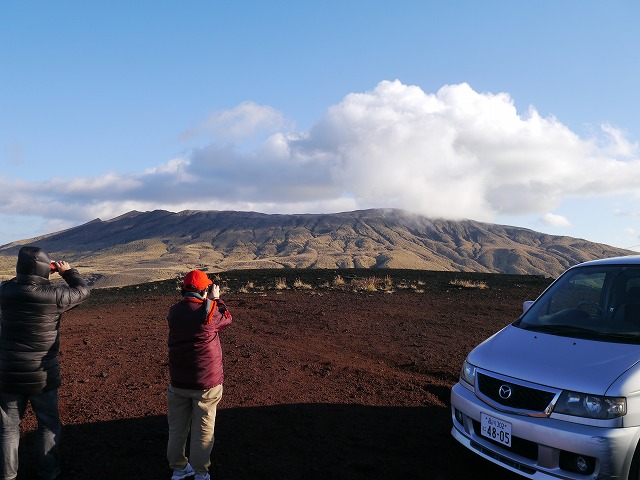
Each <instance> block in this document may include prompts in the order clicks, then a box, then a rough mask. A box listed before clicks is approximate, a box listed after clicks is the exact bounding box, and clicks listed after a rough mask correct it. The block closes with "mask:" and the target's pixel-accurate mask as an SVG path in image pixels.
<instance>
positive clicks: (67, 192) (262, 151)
mask: <svg viewBox="0 0 640 480" xmlns="http://www.w3.org/2000/svg"><path fill="white" fill-rule="evenodd" d="M203 133H207V134H212V135H213V136H214V138H215V141H214V142H212V143H210V144H209V145H206V146H200V147H194V148H193V149H192V150H191V151H189V152H188V153H185V154H184V155H183V156H182V157H181V158H176V159H173V160H170V161H168V162H167V163H165V164H161V165H159V166H157V167H156V168H152V169H147V170H145V171H143V172H141V173H138V174H135V175H131V174H119V173H114V172H112V173H108V174H105V175H104V176H101V177H95V178H75V179H72V180H61V179H51V180H50V181H47V182H41V183H30V182H27V181H16V180H13V179H2V178H0V212H4V213H16V214H24V215H42V216H48V217H50V218H54V219H61V220H70V221H74V222H78V221H84V220H88V219H92V218H95V217H98V216H99V217H102V218H109V217H111V216H116V215H119V214H121V213H124V212H126V211H128V210H131V209H137V210H150V209H155V208H164V209H167V210H173V211H177V210H180V209H184V208H190V209H216V210H224V209H236V210H245V209H249V210H256V211H263V212H270V213H275V212H281V213H302V212H323V211H324V212H334V211H344V210H352V209H358V208H371V207H395V208H403V209H406V210H410V211H413V212H416V213H420V214H424V215H427V216H430V217H445V218H472V219H476V220H483V221H494V220H495V218H496V217H498V216H500V215H510V216H517V215H532V214H534V215H542V220H543V221H545V222H546V223H547V224H548V225H554V226H561V227H566V226H569V225H570V222H569V220H568V219H567V218H565V217H562V216H560V215H554V214H545V212H549V211H551V210H553V209H555V208H557V207H558V206H559V204H560V203H561V201H562V200H563V199H566V198H567V197H574V198H575V197H583V198H591V197H594V196H604V195H614V194H616V195H627V196H629V195H636V194H637V192H638V190H637V185H638V184H639V183H640V159H639V157H638V145H637V144H634V143H631V142H629V141H628V140H626V139H625V137H624V134H623V132H621V131H619V130H617V129H615V128H613V127H612V126H610V125H606V126H603V127H602V129H601V131H600V132H599V133H598V135H597V136H595V135H594V136H593V137H590V138H580V137H579V136H578V135H577V134H575V133H574V132H572V131H571V130H570V129H568V128H567V127H566V126H565V125H563V124H562V123H561V122H560V121H559V120H558V119H556V118H554V117H546V118H543V117H541V116H540V115H539V114H538V112H537V111H536V110H535V109H534V108H533V107H531V108H529V110H528V111H526V112H524V113H523V114H519V113H518V112H517V110H516V108H515V106H514V102H513V100H512V99H511V97H510V96H509V95H508V94H506V93H498V94H492V93H479V92H476V91H474V90H473V89H472V88H471V86H469V85H467V84H460V85H447V86H444V87H442V88H441V89H440V90H438V91H437V92H436V93H427V92H424V91H423V90H422V89H421V88H419V87H417V86H409V85H404V84H402V83H401V82H399V81H393V82H390V81H384V82H380V83H379V84H378V85H377V86H376V87H375V88H374V89H373V90H371V91H369V92H364V93H352V94H349V95H347V96H346V97H345V98H344V99H343V100H342V101H341V102H340V103H339V104H337V105H334V106H331V107H330V108H329V109H328V110H327V112H326V114H325V115H324V117H323V118H322V119H321V120H320V121H319V122H318V123H317V124H316V125H314V126H313V127H312V128H311V129H310V130H308V131H305V132H294V131H292V125H291V123H290V122H288V121H287V120H286V119H285V117H284V115H282V114H281V113H280V112H278V111H276V110H275V109H273V108H272V107H268V106H261V105H257V104H254V103H251V102H245V103H243V104H241V105H239V106H238V107H236V108H234V109H232V110H229V111H226V112H219V113H216V114H214V115H212V116H211V117H210V118H209V119H208V120H207V121H206V122H204V124H203V125H201V126H199V127H197V128H194V129H192V130H190V131H189V132H187V134H185V135H184V138H185V139H189V138H192V136H193V135H200V134H203ZM247 138H249V141H248V143H243V139H247ZM256 139H258V140H259V143H257V144H256V143H255V142H256Z"/></svg>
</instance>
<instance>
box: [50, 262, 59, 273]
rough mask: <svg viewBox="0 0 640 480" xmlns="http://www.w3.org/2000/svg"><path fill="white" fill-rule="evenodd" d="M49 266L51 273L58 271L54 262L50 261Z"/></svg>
mask: <svg viewBox="0 0 640 480" xmlns="http://www.w3.org/2000/svg"><path fill="white" fill-rule="evenodd" d="M49 268H50V269H51V272H52V273H53V272H57V271H58V267H56V262H51V264H50V265H49Z"/></svg>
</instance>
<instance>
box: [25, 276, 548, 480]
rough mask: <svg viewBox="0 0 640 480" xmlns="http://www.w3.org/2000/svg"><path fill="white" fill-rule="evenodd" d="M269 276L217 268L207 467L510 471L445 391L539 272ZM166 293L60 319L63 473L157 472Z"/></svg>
mask: <svg viewBox="0 0 640 480" xmlns="http://www.w3.org/2000/svg"><path fill="white" fill-rule="evenodd" d="M273 275H275V274H274V273H273V272H267V273H265V274H262V276H261V274H259V273H257V272H252V273H238V272H236V273H233V274H228V275H226V276H225V274H222V275H221V278H222V280H223V298H224V299H225V301H226V302H227V304H228V306H229V308H230V309H231V312H232V314H233V319H234V320H233V325H231V326H230V327H229V328H228V329H227V330H225V331H224V332H223V333H222V335H221V339H222V346H223V351H224V355H225V356H224V363H225V384H224V395H223V399H222V402H221V405H220V408H219V410H218V417H217V423H216V444H215V446H214V450H213V453H212V465H211V477H212V478H213V479H216V480H217V479H220V480H223V479H229V480H231V479H233V480H244V479H276V478H277V479H280V480H287V479H305V480H306V479H323V480H326V479H345V480H346V479H349V480H357V479H390V478H402V479H435V480H445V479H446V480H450V479H470V478H501V479H507V480H508V479H516V478H520V477H517V476H516V475H513V474H510V473H508V472H507V471H506V470H503V469H501V468H499V467H496V466H494V465H492V464H490V463H489V462H486V461H484V460H482V459H480V458H478V457H476V456H475V455H474V454H472V453H471V452H469V451H467V450H466V449H465V448H463V447H462V446H460V445H459V444H457V443H456V442H455V441H454V440H453V439H452V438H451V435H450V430H451V418H450V410H449V391H450V388H451V386H452V385H453V384H454V383H455V382H456V379H457V377H458V372H459V369H460V366H461V364H462V361H463V360H464V358H465V356H466V354H467V353H468V352H469V350H470V349H471V348H473V346H474V345H476V344H477V343H478V342H480V341H481V340H482V339H484V338H486V337H487V336H488V335H490V334H492V333H494V332H496V331H497V330H498V329H500V328H502V327H503V326H505V325H506V324H508V323H509V322H511V321H512V320H514V319H515V318H516V317H517V316H518V315H519V313H520V311H521V305H522V301H523V300H527V299H534V298H536V297H537V296H538V295H539V294H540V293H541V292H542V290H543V289H544V288H545V287H546V286H547V285H548V284H549V283H550V279H545V278H542V277H528V276H507V275H486V274H485V275H480V274H475V275H472V274H454V273H444V272H441V273H434V272H413V273H410V274H408V273H407V272H405V271H403V272H398V273H397V274H395V273H390V274H389V275H387V276H386V277H385V287H384V288H381V289H377V290H375V291H373V290H372V289H369V290H363V289H360V290H357V289H356V288H352V287H350V286H349V285H354V284H355V283H352V284H349V283H348V281H349V276H347V277H346V280H347V281H346V283H345V285H344V286H342V287H336V288H334V287H333V286H332V285H333V283H335V278H336V273H335V272H333V271H328V272H326V273H323V274H319V273H317V272H307V273H304V275H307V277H308V279H307V277H304V276H302V275H303V274H297V273H294V272H288V273H287V275H288V278H287V281H288V282H289V283H288V284H289V285H291V286H290V287H288V288H286V289H285V288H278V289H276V288H270V287H269V286H268V285H266V284H267V282H270V283H271V284H275V283H273V282H274V278H273ZM323 275H324V277H325V278H324V279H322V278H321V277H322V276H323ZM385 275H386V274H385ZM294 276H295V280H296V281H297V285H298V286H297V287H294V286H293V285H294V283H296V282H294ZM301 276H302V277H301ZM382 276H384V275H382ZM352 277H353V278H352V279H351V281H352V282H354V279H355V278H356V277H357V275H353V276H352ZM378 277H381V274H380V273H378ZM461 278H464V279H471V280H472V283H471V284H469V283H467V284H466V286H459V285H455V284H454V283H456V282H455V281H457V280H459V279H461ZM257 279H259V280H260V281H261V282H262V286H260V285H259V283H260V282H258V280H257ZM332 282H333V283H332ZM281 287H282V286H281ZM480 287H486V288H480ZM178 299H179V292H178V291H177V290H176V285H175V282H159V283H155V284H147V285H142V286H137V287H127V288H118V289H104V290H102V289H101V290H94V291H93V292H92V296H91V298H90V300H88V301H87V302H86V303H85V304H84V305H82V306H80V307H78V308H76V309H74V310H71V311H70V312H67V313H66V314H65V315H64V317H63V321H62V327H61V335H62V346H61V351H60V361H61V365H62V374H63V386H62V387H61V389H60V411H61V416H62V421H63V424H64V427H63V440H62V441H63V445H62V456H63V474H64V478H68V479H88V478H91V479H93V480H100V479H116V478H117V479H138V478H140V479H143V478H144V479H162V478H166V479H169V478H170V470H169V468H168V466H167V463H166V460H165V447H166V441H167V425H166V417H165V414H166V403H165V392H166V387H167V384H168V380H169V378H168V368H167V352H166V337H167V326H166V321H165V315H166V312H167V309H168V308H169V306H170V305H171V304H172V303H174V302H175V301H177V300H178ZM34 428H35V421H34V418H33V414H32V413H31V412H30V411H29V413H28V415H27V418H26V419H25V421H24V422H23V439H22V442H21V467H20V474H19V479H35V478H36V475H35V470H34V467H33V462H32V458H31V448H32V447H33V440H34V439H33V430H34Z"/></svg>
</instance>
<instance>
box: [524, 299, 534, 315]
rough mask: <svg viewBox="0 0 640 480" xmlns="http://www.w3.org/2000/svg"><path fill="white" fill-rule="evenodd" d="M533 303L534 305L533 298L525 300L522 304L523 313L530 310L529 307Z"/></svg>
mask: <svg viewBox="0 0 640 480" xmlns="http://www.w3.org/2000/svg"><path fill="white" fill-rule="evenodd" d="M531 305H533V300H527V301H526V302H524V303H523V304H522V313H524V312H526V311H527V310H529V307H531Z"/></svg>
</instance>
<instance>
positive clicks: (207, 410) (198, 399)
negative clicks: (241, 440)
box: [167, 385, 222, 474]
mask: <svg viewBox="0 0 640 480" xmlns="http://www.w3.org/2000/svg"><path fill="white" fill-rule="evenodd" d="M221 398H222V385H218V386H216V387H213V388H210V389H209V390H185V389H182V388H174V387H172V386H171V385H169V389H168V390H167V419H168V421H169V442H168V443H167V459H168V460H169V467H171V468H172V469H174V470H180V469H183V468H184V467H185V466H186V465H187V462H189V463H190V464H191V466H192V467H193V469H194V470H195V472H196V473H201V474H206V473H207V472H208V471H209V465H211V450H212V449H213V429H214V427H215V423H216V408H217V406H218V402H220V399H221ZM189 431H191V444H190V447H189V458H187V456H186V448H187V438H188V437H189Z"/></svg>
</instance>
